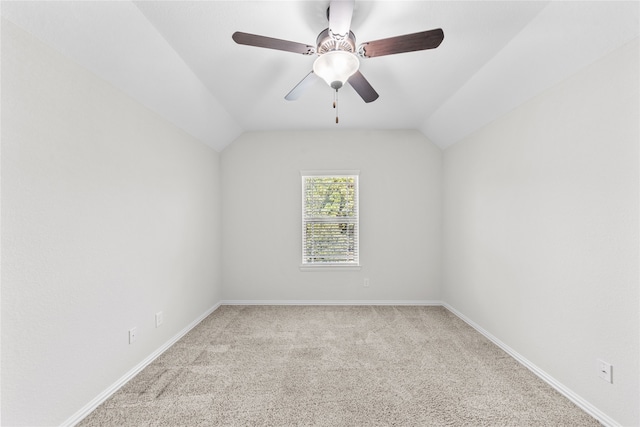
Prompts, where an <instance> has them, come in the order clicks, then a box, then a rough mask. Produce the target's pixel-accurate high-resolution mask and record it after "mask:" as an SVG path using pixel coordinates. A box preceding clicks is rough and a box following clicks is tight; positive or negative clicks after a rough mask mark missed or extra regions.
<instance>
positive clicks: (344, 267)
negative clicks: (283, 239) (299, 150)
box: [300, 169, 362, 272]
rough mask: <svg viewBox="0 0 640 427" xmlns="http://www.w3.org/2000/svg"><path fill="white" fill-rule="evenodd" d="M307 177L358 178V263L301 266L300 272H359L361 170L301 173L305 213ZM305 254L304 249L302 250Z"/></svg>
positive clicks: (302, 202) (302, 221)
mask: <svg viewBox="0 0 640 427" xmlns="http://www.w3.org/2000/svg"><path fill="white" fill-rule="evenodd" d="M305 176H334V177H349V176H357V177H358V179H357V181H356V182H357V187H358V189H357V191H358V193H357V194H358V210H357V212H356V221H357V222H356V223H357V224H358V263H357V264H339V263H326V264H305V263H301V264H300V271H307V272H309V271H359V270H360V269H361V268H362V265H361V263H360V189H359V187H360V170H359V169H347V170H301V171H300V183H301V187H302V188H301V191H300V194H301V196H302V200H301V206H302V209H303V212H304V207H305V205H304V201H305V198H304V197H305V196H304V182H303V181H302V180H303V178H304V177H305ZM301 224H302V225H301V227H300V229H301V232H302V233H304V230H303V228H304V220H303V219H302V217H301ZM300 237H301V238H300V241H301V244H303V243H302V242H303V241H304V239H303V236H300ZM301 249H302V251H303V252H302V253H304V247H302V248H301Z"/></svg>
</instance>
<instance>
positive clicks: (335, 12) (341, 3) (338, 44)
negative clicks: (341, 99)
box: [232, 0, 444, 123]
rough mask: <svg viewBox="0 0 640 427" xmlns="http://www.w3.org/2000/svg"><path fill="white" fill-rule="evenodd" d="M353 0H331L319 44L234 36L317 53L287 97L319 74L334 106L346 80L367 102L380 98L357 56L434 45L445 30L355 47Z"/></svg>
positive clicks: (296, 95) (238, 40) (255, 43)
mask: <svg viewBox="0 0 640 427" xmlns="http://www.w3.org/2000/svg"><path fill="white" fill-rule="evenodd" d="M354 2H355V0H332V1H331V3H330V4H329V8H328V10H327V18H328V19H329V28H326V29H324V30H323V31H322V32H320V34H319V35H318V38H317V40H316V46H311V45H308V44H304V43H297V42H292V41H288V40H281V39H275V38H271V37H265V36H260V35H256V34H249V33H243V32H239V31H237V32H235V33H233V36H232V38H233V40H234V41H235V42H236V43H238V44H243V45H248V46H255V47H263V48H267V49H276V50H283V51H287V52H293V53H298V54H302V55H314V54H317V55H318V58H317V59H316V60H315V62H314V63H313V69H312V70H311V72H309V74H307V75H306V76H305V77H304V78H303V79H302V80H301V81H300V82H299V83H298V84H297V85H296V86H295V87H294V88H293V89H292V90H291V91H290V92H289V93H288V94H287V95H286V96H285V99H286V100H288V101H294V100H296V99H298V98H299V97H300V96H301V95H302V93H303V92H304V91H305V90H306V89H307V88H308V87H309V86H310V85H311V84H312V83H314V82H315V80H316V79H317V77H318V76H319V77H321V78H322V79H323V80H324V81H325V82H326V83H327V84H328V85H329V86H331V88H333V89H334V90H335V96H336V98H335V99H334V108H336V100H337V93H338V89H340V88H341V87H342V86H343V85H344V84H345V83H349V84H350V85H351V87H353V88H354V89H355V91H356V92H357V93H358V95H360V97H361V98H362V99H363V100H364V102H372V101H375V100H376V99H378V93H377V92H376V91H375V89H373V87H372V86H371V84H369V82H368V81H367V79H365V78H364V76H363V75H362V73H361V72H360V71H359V70H358V68H359V67H360V61H359V59H358V58H373V57H376V56H384V55H392V54H396V53H404V52H413V51H418V50H426V49H435V48H436V47H438V46H439V45H440V43H442V40H443V39H444V32H443V31H442V29H440V28H438V29H434V30H427V31H421V32H418V33H413V34H406V35H402V36H396V37H390V38H386V39H380V40H374V41H370V42H364V43H362V44H360V45H359V46H358V47H357V49H356V36H355V34H353V32H352V31H351V17H352V15H353V8H354ZM337 122H338V118H337V116H336V123H337Z"/></svg>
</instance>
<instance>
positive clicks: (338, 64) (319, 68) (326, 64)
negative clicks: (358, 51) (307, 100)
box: [313, 50, 360, 90]
mask: <svg viewBox="0 0 640 427" xmlns="http://www.w3.org/2000/svg"><path fill="white" fill-rule="evenodd" d="M359 67H360V61H359V60H358V57H357V56H355V55H354V54H353V53H351V52H347V51H344V50H332V51H330V52H327V53H324V54H322V55H320V56H319V57H318V59H316V60H315V62H314V63H313V72H314V73H315V74H316V75H317V76H319V77H321V78H322V79H323V80H324V81H325V82H327V84H328V85H329V86H331V87H332V88H334V89H335V90H338V89H340V88H341V87H342V86H343V85H344V84H345V83H346V82H347V80H349V77H351V76H352V75H353V74H354V73H355V72H356V71H358V68H359Z"/></svg>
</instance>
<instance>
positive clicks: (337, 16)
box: [329, 0, 355, 37]
mask: <svg viewBox="0 0 640 427" xmlns="http://www.w3.org/2000/svg"><path fill="white" fill-rule="evenodd" d="M354 3H355V0H333V1H332V2H331V4H330V5H329V30H330V31H331V34H333V35H334V36H340V37H346V36H348V35H349V31H350V30H351V17H352V16H353V6H354Z"/></svg>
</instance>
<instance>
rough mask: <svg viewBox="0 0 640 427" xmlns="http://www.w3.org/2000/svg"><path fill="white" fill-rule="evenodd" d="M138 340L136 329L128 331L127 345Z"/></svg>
mask: <svg viewBox="0 0 640 427" xmlns="http://www.w3.org/2000/svg"><path fill="white" fill-rule="evenodd" d="M136 339H138V331H137V329H136V328H131V329H129V344H133V343H134V342H136Z"/></svg>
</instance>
